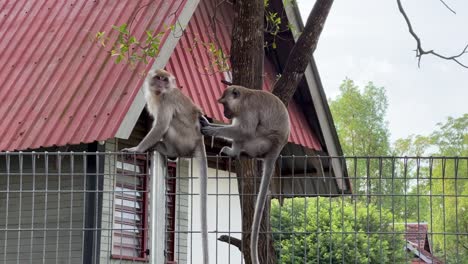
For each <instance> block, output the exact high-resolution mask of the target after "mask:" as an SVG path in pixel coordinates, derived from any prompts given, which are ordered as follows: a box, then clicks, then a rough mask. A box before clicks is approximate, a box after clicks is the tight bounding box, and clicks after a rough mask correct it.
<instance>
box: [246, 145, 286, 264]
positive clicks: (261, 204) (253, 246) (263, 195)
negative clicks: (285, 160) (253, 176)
mask: <svg viewBox="0 0 468 264" xmlns="http://www.w3.org/2000/svg"><path fill="white" fill-rule="evenodd" d="M278 154H279V153H278ZM277 157H278V155H272V156H269V157H266V158H265V159H264V160H263V162H262V168H263V173H262V180H261V183H260V190H259V192H258V196H257V202H256V203H255V212H254V218H253V223H252V231H251V233H250V258H251V261H252V264H259V263H260V262H259V259H258V234H259V232H260V222H261V221H262V216H263V210H264V209H265V202H266V200H267V194H268V187H269V186H270V181H271V177H272V176H273V171H274V168H275V162H276V158H277Z"/></svg>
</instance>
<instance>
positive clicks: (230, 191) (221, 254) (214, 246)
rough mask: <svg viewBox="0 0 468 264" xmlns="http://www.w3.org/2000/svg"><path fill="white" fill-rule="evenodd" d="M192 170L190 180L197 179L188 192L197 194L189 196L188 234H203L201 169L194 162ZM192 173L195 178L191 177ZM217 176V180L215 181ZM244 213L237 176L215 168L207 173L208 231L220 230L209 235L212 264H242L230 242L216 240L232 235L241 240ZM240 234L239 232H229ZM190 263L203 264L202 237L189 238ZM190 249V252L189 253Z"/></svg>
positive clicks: (190, 183) (238, 254) (236, 250)
mask: <svg viewBox="0 0 468 264" xmlns="http://www.w3.org/2000/svg"><path fill="white" fill-rule="evenodd" d="M193 165H194V166H193V170H191V169H189V170H188V172H189V177H195V179H194V180H193V181H189V185H188V188H189V193H193V194H196V195H194V196H193V198H192V197H190V196H189V197H188V198H189V199H188V204H189V221H188V230H189V231H197V232H199V231H200V209H199V207H200V199H199V196H198V194H199V181H198V175H199V169H198V164H197V163H196V162H194V164H193ZM190 172H193V175H190ZM216 177H217V178H218V180H216ZM241 224H242V223H241V211H240V204H239V196H238V189H237V178H236V175H235V173H230V172H227V171H222V170H218V171H217V172H216V170H215V169H209V170H208V231H209V232H212V231H218V232H217V233H210V234H209V237H208V239H209V245H210V246H209V250H210V261H211V263H223V264H224V263H226V264H227V263H241V254H240V252H239V250H238V249H237V248H236V247H234V246H230V245H228V244H227V243H224V242H220V241H218V240H217V238H218V237H219V236H221V235H230V236H232V237H236V238H239V239H240V238H241V234H240V231H241V230H242V225H241ZM229 231H231V232H237V233H231V234H230V233H229ZM187 242H188V248H189V252H188V256H187V257H188V263H193V264H203V263H202V248H201V243H200V234H199V233H196V234H193V235H190V233H189V235H188V238H187ZM190 248H191V250H190Z"/></svg>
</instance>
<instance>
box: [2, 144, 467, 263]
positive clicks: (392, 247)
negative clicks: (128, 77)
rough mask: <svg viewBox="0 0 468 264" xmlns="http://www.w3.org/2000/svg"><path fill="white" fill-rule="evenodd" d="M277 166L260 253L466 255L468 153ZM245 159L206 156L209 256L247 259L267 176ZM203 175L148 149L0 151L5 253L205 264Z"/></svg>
mask: <svg viewBox="0 0 468 264" xmlns="http://www.w3.org/2000/svg"><path fill="white" fill-rule="evenodd" d="M336 166H339V167H340V168H341V170H337V168H336ZM276 167H277V169H276V172H275V175H274V179H273V180H272V183H271V188H270V189H271V192H270V196H271V198H272V200H271V204H270V206H269V207H268V210H267V211H266V212H265V213H264V214H265V215H267V216H268V217H267V218H268V221H266V222H265V223H266V224H267V226H266V227H265V228H264V229H263V230H262V238H263V240H261V242H262V244H267V245H270V246H271V247H268V246H267V247H265V248H267V249H268V252H262V250H260V255H262V256H265V257H266V258H267V259H264V261H263V262H262V263H468V213H467V209H468V157H346V158H345V157H318V156H283V157H280V158H279V159H278V162H277V166H276ZM239 169H240V165H239V163H238V162H237V161H235V160H232V159H230V158H226V157H218V156H213V157H210V158H209V170H208V172H209V173H208V177H209V179H208V193H209V196H208V221H209V222H208V229H209V245H210V248H209V250H210V260H211V263H248V262H246V260H245V259H244V258H243V254H242V252H244V253H245V252H246V251H245V250H246V248H247V247H246V245H248V243H246V241H245V239H248V234H249V232H250V230H249V225H248V223H249V215H250V214H253V212H252V211H251V210H249V209H248V207H247V205H248V203H249V201H254V200H255V193H254V192H253V191H251V192H245V190H247V189H246V188H245V183H246V182H248V183H249V184H252V183H253V184H257V183H258V180H259V179H256V180H255V179H254V180H252V178H251V179H249V178H247V177H238V176H237V175H236V171H238V170H239ZM338 172H339V173H338ZM198 176H199V175H198V167H197V163H196V162H193V160H192V159H179V160H177V161H176V162H173V161H166V160H165V159H162V160H160V161H159V162H157V161H156V160H155V159H154V157H153V158H152V155H149V154H141V155H129V154H123V153H111V152H106V153H102V152H101V153H98V152H96V153H94V152H93V153H89V152H88V153H87V152H40V153H39V152H24V153H20V152H14V153H0V263H140V262H150V263H201V261H202V260H201V259H202V258H201V243H200V232H199V231H200V222H199V219H200V216H199V206H200V204H199V186H198V183H199V181H198ZM250 190H255V188H252V189H250ZM241 251H242V252H241ZM156 259H157V260H156Z"/></svg>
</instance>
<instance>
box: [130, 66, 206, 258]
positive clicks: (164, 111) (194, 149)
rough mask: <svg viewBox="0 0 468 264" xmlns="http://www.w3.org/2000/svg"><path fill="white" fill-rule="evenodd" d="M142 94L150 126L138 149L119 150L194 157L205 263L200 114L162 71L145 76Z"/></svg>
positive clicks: (204, 199) (203, 162)
mask: <svg viewBox="0 0 468 264" xmlns="http://www.w3.org/2000/svg"><path fill="white" fill-rule="evenodd" d="M144 92H145V98H146V103H147V109H148V111H149V112H150V114H151V115H152V116H153V118H154V122H153V127H152V128H151V130H150V132H149V133H148V134H147V135H146V136H145V138H143V140H142V141H141V142H140V143H139V144H138V146H136V147H132V148H127V149H123V150H122V151H128V152H144V151H147V150H148V149H150V148H154V150H156V151H157V152H159V153H161V154H163V155H165V156H167V157H169V158H177V157H196V158H197V160H198V161H199V166H200V215H201V221H200V222H201V237H202V248H203V263H205V264H208V263H209V256H208V224H207V209H206V207H207V160H206V151H205V143H204V141H203V135H202V134H201V132H200V128H201V127H200V122H199V119H200V118H204V117H203V116H202V111H201V109H200V108H199V107H197V106H196V105H195V104H194V103H193V102H192V100H191V99H190V98H188V97H186V96H185V95H184V94H183V93H182V92H181V91H180V90H179V89H178V88H177V85H176V79H175V77H174V76H173V75H172V74H170V73H169V72H167V71H165V70H152V71H150V72H149V73H148V76H147V77H146V79H145V83H144ZM206 122H208V121H206Z"/></svg>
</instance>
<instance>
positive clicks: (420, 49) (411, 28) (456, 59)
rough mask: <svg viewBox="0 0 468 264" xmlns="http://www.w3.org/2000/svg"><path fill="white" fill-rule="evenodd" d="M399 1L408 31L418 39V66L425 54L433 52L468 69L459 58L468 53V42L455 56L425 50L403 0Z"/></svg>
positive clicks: (399, 7)
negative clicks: (404, 7) (402, 2)
mask: <svg viewBox="0 0 468 264" xmlns="http://www.w3.org/2000/svg"><path fill="white" fill-rule="evenodd" d="M396 1H397V4H398V9H399V10H400V13H401V14H402V15H403V18H404V19H405V22H406V25H407V26H408V31H409V33H410V34H411V36H413V38H414V39H415V40H416V58H418V67H420V66H421V58H422V56H423V55H426V54H431V55H433V56H436V57H439V58H441V59H444V60H451V61H454V62H455V63H457V64H458V65H460V66H462V67H463V68H467V69H468V65H466V64H464V63H462V62H460V60H459V58H460V57H461V56H463V55H464V54H465V53H467V49H468V44H467V45H466V46H465V48H464V49H463V50H462V51H461V52H460V53H459V54H457V55H454V56H444V55H441V54H439V53H437V52H435V51H434V50H428V51H426V50H424V49H423V48H422V44H421V39H420V38H419V36H418V35H417V34H416V33H415V32H414V30H413V26H412V25H411V21H410V19H409V18H408V15H407V14H406V11H405V10H404V9H403V6H402V4H401V0H396Z"/></svg>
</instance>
